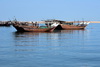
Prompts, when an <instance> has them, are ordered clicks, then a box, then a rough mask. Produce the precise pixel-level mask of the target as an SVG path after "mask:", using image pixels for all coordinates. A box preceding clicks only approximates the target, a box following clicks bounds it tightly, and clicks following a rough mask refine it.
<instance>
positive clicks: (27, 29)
mask: <svg viewBox="0 0 100 67" xmlns="http://www.w3.org/2000/svg"><path fill="white" fill-rule="evenodd" d="M23 29H24V31H27V32H53V31H54V29H55V27H53V28H45V29H41V28H23Z"/></svg>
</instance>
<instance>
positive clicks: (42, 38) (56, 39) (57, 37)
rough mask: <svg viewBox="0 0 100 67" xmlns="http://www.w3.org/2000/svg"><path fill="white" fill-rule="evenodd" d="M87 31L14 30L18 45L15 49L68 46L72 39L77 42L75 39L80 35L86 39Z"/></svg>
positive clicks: (48, 48) (36, 49) (31, 49)
mask: <svg viewBox="0 0 100 67" xmlns="http://www.w3.org/2000/svg"><path fill="white" fill-rule="evenodd" d="M85 32H86V30H61V31H55V32H52V33H49V32H14V40H15V46H16V47H17V49H15V51H38V50H45V49H46V50H54V49H60V47H59V46H66V44H70V42H71V41H74V42H75V41H76V40H75V39H78V38H80V37H82V38H83V41H84V36H85ZM80 34H81V35H80ZM71 39H72V40H71ZM76 42H77V41H76ZM38 48H39V49H38ZM40 48H41V49H40Z"/></svg>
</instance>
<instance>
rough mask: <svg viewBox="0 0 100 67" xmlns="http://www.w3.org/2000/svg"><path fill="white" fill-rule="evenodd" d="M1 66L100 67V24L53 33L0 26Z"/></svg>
mask: <svg viewBox="0 0 100 67" xmlns="http://www.w3.org/2000/svg"><path fill="white" fill-rule="evenodd" d="M0 67H100V24H95V23H92V24H90V25H88V26H87V28H86V29H85V30H61V31H55V32H52V33H35V32H34V33H32V32H23V33H19V32H16V30H15V29H14V28H13V27H12V26H11V27H0Z"/></svg>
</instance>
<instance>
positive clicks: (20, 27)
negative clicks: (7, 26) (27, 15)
mask: <svg viewBox="0 0 100 67" xmlns="http://www.w3.org/2000/svg"><path fill="white" fill-rule="evenodd" d="M13 27H14V28H15V29H16V30H17V31H25V30H24V28H38V27H37V26H24V25H23V26H22V25H13Z"/></svg>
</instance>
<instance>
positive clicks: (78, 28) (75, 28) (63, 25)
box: [60, 24, 86, 30]
mask: <svg viewBox="0 0 100 67" xmlns="http://www.w3.org/2000/svg"><path fill="white" fill-rule="evenodd" d="M60 26H61V28H62V29H64V30H81V29H85V27H86V26H76V25H65V24H60Z"/></svg>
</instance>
